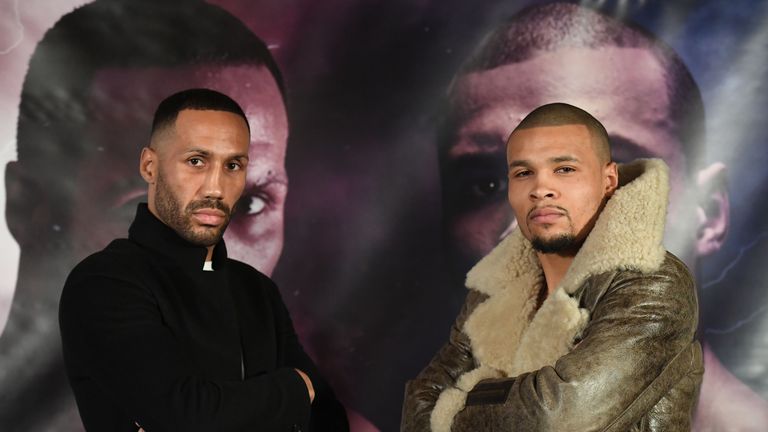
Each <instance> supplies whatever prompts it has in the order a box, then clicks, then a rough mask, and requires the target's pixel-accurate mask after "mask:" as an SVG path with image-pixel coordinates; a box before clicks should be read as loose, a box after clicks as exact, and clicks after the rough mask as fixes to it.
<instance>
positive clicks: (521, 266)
mask: <svg viewBox="0 0 768 432" xmlns="http://www.w3.org/2000/svg"><path fill="white" fill-rule="evenodd" d="M667 171H668V169H667V166H666V165H665V164H664V162H663V161H661V160H658V159H646V160H638V161H635V162H632V163H630V164H626V165H620V166H619V188H618V189H617V190H616V191H615V192H614V194H613V197H611V199H610V200H608V202H607V203H606V205H605V207H604V208H603V211H602V213H601V214H600V216H599V217H598V219H597V221H596V222H595V226H594V228H593V229H592V231H591V232H590V234H589V236H588V237H587V239H586V240H585V242H584V244H583V245H582V247H581V249H580V250H579V252H578V254H576V257H575V258H574V260H573V263H572V264H571V266H570V268H569V270H568V272H567V273H566V275H565V277H563V280H562V281H561V282H560V285H558V286H557V287H556V288H555V290H554V291H553V292H552V294H551V295H549V296H548V297H547V299H546V300H545V301H544V303H543V304H542V305H541V307H540V308H539V309H538V311H537V310H536V296H537V293H538V292H539V290H540V289H541V287H542V284H543V283H544V275H543V273H542V270H541V267H540V266H539V261H538V258H537V257H536V253H535V251H534V250H533V247H532V246H531V243H530V242H529V241H528V240H526V239H525V237H523V235H522V233H521V232H520V230H519V228H518V229H516V230H515V231H513V232H512V233H511V234H510V235H509V236H507V238H505V239H504V240H502V241H501V243H499V245H498V246H496V248H494V249H493V250H492V251H491V252H490V253H489V254H488V255H487V256H486V257H485V258H483V259H482V260H480V262H478V263H477V264H476V265H475V267H473V268H472V270H470V271H469V273H468V274H467V281H466V285H467V287H468V288H469V289H474V290H477V291H479V292H481V293H483V294H486V295H487V296H488V298H487V299H486V300H485V301H483V302H482V303H481V304H479V305H478V306H477V307H476V308H475V310H474V311H473V312H472V313H471V314H470V316H469V317H468V319H467V321H466V323H465V324H464V329H463V330H464V332H465V333H466V334H467V336H468V337H469V339H470V341H471V345H472V354H473V356H474V358H475V361H476V364H477V366H478V367H477V369H474V370H472V371H470V372H467V373H465V374H464V375H462V376H461V377H459V379H458V380H457V383H456V387H457V388H456V389H451V390H450V391H444V392H443V393H442V394H441V395H440V398H439V399H438V402H437V404H436V405H435V409H434V410H433V412H432V429H433V430H434V431H449V430H450V426H451V423H452V422H453V417H454V415H455V414H456V413H458V412H459V411H460V410H461V409H462V408H463V407H464V399H465V398H466V392H468V391H469V390H471V389H472V388H473V387H474V386H475V384H477V382H479V381H481V380H483V379H487V378H496V377H501V376H508V377H514V376H517V375H519V374H521V373H523V372H529V371H533V370H537V369H540V368H541V367H544V366H547V365H554V363H555V362H556V361H557V359H558V358H560V357H562V356H563V355H565V354H567V353H568V352H569V351H570V350H571V349H572V348H573V341H574V339H575V338H576V337H577V336H578V335H579V334H580V333H581V332H582V330H583V329H584V328H585V327H586V325H587V323H588V322H589V313H588V311H587V310H586V309H582V308H579V305H578V301H577V300H576V299H574V298H572V297H571V294H573V293H574V292H575V291H576V290H577V289H578V288H579V287H580V286H581V285H582V284H583V283H584V282H585V281H586V280H587V279H588V278H589V277H591V276H594V275H598V274H600V273H605V272H608V271H615V270H625V269H632V270H637V271H640V272H643V273H647V272H652V271H654V270H657V269H658V268H659V267H660V266H661V263H662V262H663V261H664V256H665V249H664V246H663V244H662V241H663V237H664V222H665V219H666V211H667V197H668V194H669V184H668V172H667Z"/></svg>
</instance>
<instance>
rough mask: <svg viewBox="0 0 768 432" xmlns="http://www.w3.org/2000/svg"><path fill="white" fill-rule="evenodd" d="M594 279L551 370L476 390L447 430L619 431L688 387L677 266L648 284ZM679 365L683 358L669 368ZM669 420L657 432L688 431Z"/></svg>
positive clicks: (685, 286) (683, 294)
mask: <svg viewBox="0 0 768 432" xmlns="http://www.w3.org/2000/svg"><path fill="white" fill-rule="evenodd" d="M597 279H598V280H597V281H593V283H597V284H600V283H602V284H605V286H604V287H597V289H596V290H595V289H592V288H590V290H592V291H597V292H600V293H601V294H600V295H599V298H597V299H594V301H595V303H594V309H593V311H592V315H591V319H590V323H589V324H588V326H587V328H586V329H585V331H584V332H583V339H582V340H581V341H580V342H579V343H578V344H577V346H576V347H575V348H574V349H573V350H572V351H571V352H570V353H568V354H566V355H565V356H563V357H561V358H560V359H559V360H558V361H557V362H556V364H555V365H554V367H551V366H547V367H544V368H542V369H539V370H537V371H533V372H530V373H525V374H522V375H520V376H517V377H515V378H507V379H496V380H487V381H482V382H481V383H479V384H478V385H477V386H476V387H475V388H474V389H473V390H472V391H471V392H470V393H469V395H468V398H467V406H466V407H465V408H464V410H463V411H461V412H460V413H459V414H458V415H457V416H456V417H455V418H454V423H453V428H452V430H454V431H470V430H473V431H475V430H498V431H507V430H509V431H512V430H530V431H534V430H535V431H563V430H578V431H613V430H617V431H618V430H626V429H627V428H628V427H630V426H631V425H633V424H635V423H636V422H638V421H639V420H640V419H641V418H642V417H643V416H644V415H646V414H647V413H648V412H649V410H650V409H651V408H652V407H653V406H654V405H655V404H656V403H657V402H658V401H659V400H660V399H661V398H662V397H663V396H664V395H665V394H667V392H669V390H670V388H671V387H672V386H673V385H674V384H675V383H676V382H678V381H680V380H683V379H689V378H687V377H686V375H687V374H689V371H690V370H691V368H692V364H693V363H695V359H696V358H698V359H699V361H700V358H701V357H700V347H699V346H698V344H697V343H693V341H694V333H695V329H696V325H697V320H698V317H697V315H698V309H697V301H696V293H695V289H694V286H693V282H692V279H691V276H690V274H689V273H688V270H687V269H686V268H685V266H684V265H683V264H682V263H681V262H680V261H679V260H677V259H676V258H674V257H672V256H671V255H668V258H667V259H666V261H665V262H664V264H662V267H661V269H660V270H658V271H657V272H655V273H653V274H648V275H643V274H639V273H634V272H626V271H625V272H619V273H616V274H615V275H614V276H612V277H611V278H610V280H606V281H600V280H599V278H597ZM593 288H595V287H593ZM585 300H586V301H590V300H589V299H585ZM692 343H693V344H692ZM696 350H698V354H699V355H698V357H696V352H695V351H696ZM681 355H683V356H688V357H686V358H684V359H683V361H677V360H676V361H673V359H679V356H681ZM698 372H700V370H699V371H698ZM698 379H700V376H699V377H698ZM499 395H502V397H501V398H500V397H499ZM689 397H693V398H695V392H694V394H693V395H691V396H689ZM688 406H690V407H692V406H693V404H692V403H691V404H689V405H688ZM675 419H676V420H675V422H677V424H674V425H667V428H665V429H664V430H674V431H678V430H680V431H682V430H690V424H688V422H689V419H690V413H682V415H680V416H677V417H675ZM421 430H428V429H421Z"/></svg>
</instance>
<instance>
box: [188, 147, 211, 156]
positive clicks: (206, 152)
mask: <svg viewBox="0 0 768 432" xmlns="http://www.w3.org/2000/svg"><path fill="white" fill-rule="evenodd" d="M184 153H185V154H186V153H197V154H201V155H203V156H210V155H211V152H210V151H208V150H204V149H201V148H197V147H193V148H191V149H187V150H186V151H184Z"/></svg>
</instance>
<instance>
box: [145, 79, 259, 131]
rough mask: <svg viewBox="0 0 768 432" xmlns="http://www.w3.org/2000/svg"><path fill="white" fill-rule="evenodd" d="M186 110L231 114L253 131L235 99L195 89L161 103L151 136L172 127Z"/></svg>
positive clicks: (210, 91) (209, 90)
mask: <svg viewBox="0 0 768 432" xmlns="http://www.w3.org/2000/svg"><path fill="white" fill-rule="evenodd" d="M184 110H201V111H202V110H212V111H224V112H229V113H232V114H235V115H237V116H239V117H240V118H242V119H243V121H244V122H245V124H246V126H248V131H249V132H250V130H251V127H250V125H248V118H247V117H246V116H245V112H244V111H243V108H242V107H240V105H239V104H238V103H237V102H235V100H234V99H232V98H231V97H229V96H227V95H225V94H224V93H221V92H217V91H216V90H211V89H206V88H194V89H187V90H182V91H180V92H176V93H174V94H172V95H170V96H168V97H167V98H165V99H163V101H162V102H160V104H159V105H158V106H157V109H156V110H155V115H154V118H153V119H152V133H151V135H152V136H154V135H155V134H156V133H157V132H159V131H162V130H164V129H165V128H167V127H169V126H172V125H173V124H174V123H175V122H176V118H177V117H178V116H179V113H180V112H181V111H184Z"/></svg>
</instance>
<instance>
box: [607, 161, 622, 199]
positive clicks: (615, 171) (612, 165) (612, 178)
mask: <svg viewBox="0 0 768 432" xmlns="http://www.w3.org/2000/svg"><path fill="white" fill-rule="evenodd" d="M604 175H605V178H606V180H608V183H607V185H606V186H605V193H606V196H611V195H613V193H614V192H615V191H616V188H617V187H619V168H618V165H616V162H608V163H607V164H606V165H605V169H604Z"/></svg>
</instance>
